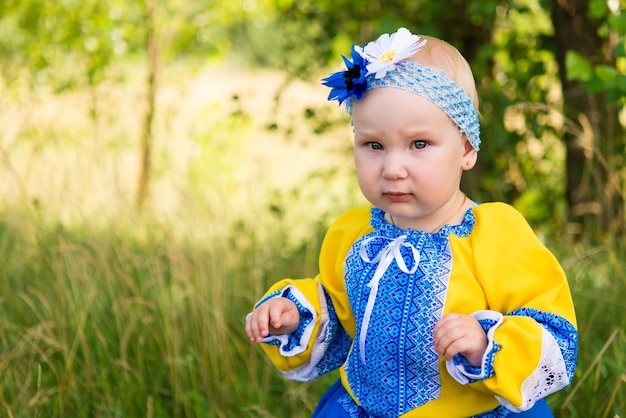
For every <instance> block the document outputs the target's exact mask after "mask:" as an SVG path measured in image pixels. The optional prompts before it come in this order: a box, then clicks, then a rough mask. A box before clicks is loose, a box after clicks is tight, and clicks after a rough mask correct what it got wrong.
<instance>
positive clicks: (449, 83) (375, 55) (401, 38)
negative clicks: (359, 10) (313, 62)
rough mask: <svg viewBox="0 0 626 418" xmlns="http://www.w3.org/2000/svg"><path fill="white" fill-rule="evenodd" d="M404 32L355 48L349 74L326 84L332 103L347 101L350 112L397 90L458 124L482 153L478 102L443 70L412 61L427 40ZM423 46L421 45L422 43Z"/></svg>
mask: <svg viewBox="0 0 626 418" xmlns="http://www.w3.org/2000/svg"><path fill="white" fill-rule="evenodd" d="M419 40H420V37H419V36H417V35H413V34H411V33H410V32H409V31H408V30H407V29H405V28H400V29H399V30H398V31H397V32H396V33H394V34H392V35H388V34H384V35H382V36H381V37H380V38H378V40H377V41H376V42H370V43H369V44H367V45H366V46H365V48H361V47H359V46H358V45H355V46H354V47H353V48H352V61H350V60H349V59H347V58H346V57H343V60H344V62H345V64H346V70H344V71H339V72H336V73H334V74H332V75H330V76H329V77H327V78H325V79H324V80H323V82H322V84H324V85H325V86H328V87H330V88H331V91H330V94H329V95H328V100H337V101H338V102H339V105H340V106H341V104H342V103H343V102H344V101H345V102H346V111H347V112H349V113H350V114H352V105H353V104H354V101H355V100H360V99H361V98H362V97H363V95H364V94H365V92H366V91H367V90H369V89H374V88H379V87H394V88H399V89H402V90H407V91H409V92H411V93H414V94H417V95H419V96H422V97H424V98H426V99H428V100H430V101H431V102H433V103H434V104H436V105H437V106H438V107H439V108H440V109H441V110H443V111H444V112H446V114H447V115H448V116H449V117H450V118H451V119H452V120H453V121H454V123H455V124H456V125H457V126H458V128H459V131H460V132H461V133H464V134H465V135H466V136H467V138H468V141H469V142H470V144H471V145H472V147H474V149H476V150H477V151H478V150H479V149H480V142H481V141H480V124H479V122H478V112H477V111H476V108H475V107H474V101H473V100H472V99H471V98H470V97H469V96H468V95H467V93H465V91H464V90H463V88H461V86H459V85H458V84H457V83H456V82H455V81H454V80H452V79H451V78H449V77H448V76H447V75H446V73H445V72H444V71H442V70H438V69H435V68H432V67H429V66H426V65H422V64H418V63H416V62H414V61H408V60H406V58H408V57H410V56H412V55H413V54H415V53H416V52H417V51H418V50H419V49H420V48H421V47H422V46H423V45H424V44H425V43H426V40H423V41H421V42H419ZM418 42H419V43H418Z"/></svg>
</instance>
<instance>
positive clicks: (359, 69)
mask: <svg viewBox="0 0 626 418" xmlns="http://www.w3.org/2000/svg"><path fill="white" fill-rule="evenodd" d="M358 49H360V48H358ZM358 49H357V48H356V47H354V46H353V47H352V61H350V60H349V59H348V58H346V57H345V56H342V58H343V62H344V63H345V64H346V70H344V71H338V72H336V73H334V74H332V75H330V76H329V77H326V78H325V79H323V80H322V84H323V85H325V86H327V87H330V88H331V90H330V94H329V95H328V100H337V101H338V102H339V106H341V105H342V103H343V102H344V101H345V100H346V99H348V98H350V97H351V96H354V97H355V98H356V100H359V99H361V97H363V95H364V94H365V91H366V90H367V80H366V79H365V75H366V74H367V64H368V61H367V60H366V59H365V58H363V57H362V56H361V54H360V53H359V50H358Z"/></svg>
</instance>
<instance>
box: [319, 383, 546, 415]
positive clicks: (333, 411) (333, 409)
mask: <svg viewBox="0 0 626 418" xmlns="http://www.w3.org/2000/svg"><path fill="white" fill-rule="evenodd" d="M346 393H347V392H346V390H345V389H344V388H343V386H342V385H341V381H340V380H338V381H337V382H335V384H333V385H332V386H331V387H330V388H329V389H328V390H327V391H326V393H325V394H324V396H322V399H320V402H319V404H318V405H317V408H315V411H314V412H313V415H312V416H311V418H350V415H348V413H347V412H346V411H345V410H344V409H343V408H342V407H341V405H340V404H339V402H338V401H339V398H340V397H341V396H343V395H345V394H346ZM507 418H554V415H553V414H552V411H550V408H549V407H548V403H547V402H546V400H545V399H541V400H539V401H537V402H536V403H535V405H534V406H533V407H532V408H531V409H529V410H528V411H524V412H520V413H514V412H511V413H510V414H509V415H507Z"/></svg>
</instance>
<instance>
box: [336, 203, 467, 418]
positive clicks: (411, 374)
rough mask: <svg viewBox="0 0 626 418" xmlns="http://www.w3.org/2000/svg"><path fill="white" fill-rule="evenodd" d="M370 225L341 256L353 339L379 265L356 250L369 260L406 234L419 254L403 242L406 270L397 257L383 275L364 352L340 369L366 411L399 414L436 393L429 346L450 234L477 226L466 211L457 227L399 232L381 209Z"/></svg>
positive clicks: (444, 282)
mask: <svg viewBox="0 0 626 418" xmlns="http://www.w3.org/2000/svg"><path fill="white" fill-rule="evenodd" d="M371 213H372V220H371V225H372V227H373V228H374V231H373V232H372V233H370V234H368V235H365V236H363V237H361V238H360V239H359V240H357V241H356V242H355V243H354V244H353V246H352V248H351V249H350V251H349V253H348V256H347V257H346V261H345V266H344V273H345V283H346V292H347V295H348V298H349V300H350V305H351V308H352V311H353V313H354V316H355V319H356V324H357V330H356V337H355V341H356V342H358V341H359V339H360V338H361V332H362V331H363V322H364V321H363V320H364V315H365V311H366V305H367V303H368V299H369V296H370V291H371V289H370V287H369V286H368V283H369V282H370V281H371V280H372V277H373V275H374V272H375V271H376V267H377V264H378V263H372V262H368V261H366V260H364V259H363V257H362V255H361V254H360V250H361V247H364V248H365V250H366V252H367V257H368V258H367V260H373V259H375V257H376V256H377V255H378V254H379V253H380V252H381V251H383V250H384V248H385V246H386V245H388V244H389V242H390V240H394V239H396V238H398V237H400V236H402V235H406V239H405V242H406V243H408V244H411V245H412V246H413V247H414V248H415V249H416V250H417V251H418V252H419V258H418V259H417V260H415V259H414V257H413V252H412V250H411V249H410V248H408V247H406V246H404V247H401V248H400V254H401V256H402V259H403V260H404V263H405V264H406V267H408V269H412V268H413V267H414V265H415V263H416V261H417V263H418V266H417V269H412V270H410V271H413V270H414V272H413V273H407V269H406V268H405V269H401V268H400V267H399V266H398V263H397V261H396V260H394V261H392V262H391V264H389V266H388V267H387V269H386V271H385V273H384V274H383V276H382V278H381V279H380V282H379V285H378V292H377V293H376V295H375V300H374V305H373V308H372V311H371V319H369V321H368V325H366V327H367V328H366V335H365V337H364V338H365V344H364V350H365V358H366V360H365V361H366V364H363V359H362V358H361V356H360V355H359V349H358V348H357V347H356V345H357V343H356V342H355V347H353V349H352V350H351V352H350V354H349V356H348V360H347V362H346V364H345V371H346V374H347V377H348V381H349V383H350V388H351V389H352V391H353V392H354V395H355V396H356V397H357V399H359V401H360V402H361V404H362V406H363V409H364V410H365V411H367V413H368V414H371V415H373V416H377V417H397V416H399V415H402V414H404V413H406V412H408V411H410V410H412V409H415V408H417V407H419V406H421V405H423V404H425V403H427V402H430V401H432V400H434V399H437V398H438V397H439V396H440V387H441V384H440V380H439V362H438V356H437V353H436V352H435V350H434V348H433V346H434V341H433V336H432V331H433V329H434V327H435V324H436V323H437V321H439V319H441V317H442V314H443V307H444V304H445V298H446V294H447V289H448V282H449V278H450V270H451V267H452V265H451V262H452V258H451V251H450V245H449V238H448V236H449V235H450V234H454V235H457V236H461V237H463V236H467V235H469V234H470V233H471V231H472V229H473V227H474V215H473V212H472V211H471V210H468V211H467V212H466V214H465V217H464V220H463V222H462V223H461V224H460V225H455V226H450V225H446V226H444V227H443V228H441V229H440V230H439V231H437V232H435V233H434V234H429V233H426V232H422V231H415V230H410V229H409V230H401V229H398V228H397V227H395V226H394V225H391V224H389V223H388V222H386V221H385V220H384V212H383V211H381V210H380V209H378V208H372V209H371Z"/></svg>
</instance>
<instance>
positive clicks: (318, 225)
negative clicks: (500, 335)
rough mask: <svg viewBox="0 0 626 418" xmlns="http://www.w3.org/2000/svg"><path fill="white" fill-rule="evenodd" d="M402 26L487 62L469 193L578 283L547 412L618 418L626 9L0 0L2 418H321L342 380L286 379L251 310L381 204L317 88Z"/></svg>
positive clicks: (482, 0)
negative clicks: (569, 356) (253, 327)
mask: <svg viewBox="0 0 626 418" xmlns="http://www.w3.org/2000/svg"><path fill="white" fill-rule="evenodd" d="M400 26H405V27H407V28H409V29H410V30H411V31H412V32H414V33H418V34H426V35H432V36H436V37H440V38H442V39H444V40H447V41H448V42H450V43H451V44H453V45H454V46H456V47H457V48H458V49H459V50H460V52H461V53H462V54H463V55H464V56H465V57H466V59H467V60H468V61H469V62H470V64H471V66H472V68H473V71H474V76H475V79H476V83H477V87H478V92H479V95H480V100H481V103H480V110H481V119H482V120H481V129H482V140H483V144H482V146H481V152H480V153H479V164H478V166H477V167H476V168H475V169H474V170H472V171H471V172H469V173H467V174H466V175H465V177H464V180H463V181H464V184H463V189H464V191H466V192H467V193H468V195H469V196H470V197H471V198H472V199H473V200H475V201H483V202H486V201H493V200H497V201H504V202H507V203H510V204H512V205H514V206H515V207H516V208H517V209H519V210H520V211H521V212H522V213H523V214H524V215H525V216H526V218H527V219H528V220H529V222H530V223H531V225H532V226H533V228H535V230H536V231H537V233H538V235H539V236H540V237H541V238H542V239H543V240H544V242H545V243H546V245H548V247H549V248H550V249H551V250H553V251H554V252H555V254H556V255H557V256H558V258H559V259H560V260H561V262H562V264H563V267H564V268H565V270H566V272H567V274H568V277H569V280H570V285H571V288H572V292H573V294H574V298H575V304H576V307H577V312H578V316H579V328H580V338H581V341H580V353H579V367H578V370H577V374H576V379H575V380H574V383H573V384H572V386H571V387H570V388H568V389H567V390H564V391H562V392H560V393H558V394H556V395H553V396H551V397H549V398H548V400H549V403H550V405H551V407H552V409H553V411H554V413H555V415H557V416H560V417H614V416H621V417H626V357H625V356H624V353H625V352H626V331H625V330H626V302H625V301H626V273H625V267H626V240H625V238H624V237H625V235H624V234H625V232H626V215H625V211H624V205H625V199H626V136H625V132H624V127H625V125H626V113H625V111H624V106H625V104H626V40H625V35H626V2H625V1H624V0H503V1H495V0H465V1H461V0H443V1H422V0H412V1H396V0H392V1H385V2H381V1H370V2H361V3H359V2H353V1H346V0H334V1H327V0H318V1H313V0H299V1H292V0H274V1H265V0H243V1H232V0H228V1H221V0H197V1H194V2H191V1H186V0H143V1H142V0H113V1H108V2H102V1H96V0H60V1H54V2H53V1H49V0H22V1H19V2H11V1H0V54H1V57H2V59H1V60H0V178H1V180H0V266H1V268H0V374H1V375H2V376H3V378H2V379H1V380H2V381H1V382H0V416H9V417H33V416H39V417H65V416H69V417H75V416H89V417H111V416H120V417H130V416H132V417H135V416H137V417H139V416H146V417H306V416H309V415H310V413H311V412H312V410H313V408H314V407H315V404H316V402H317V400H318V399H319V397H320V396H321V394H322V393H323V392H324V391H325V389H326V388H327V387H328V385H329V384H331V383H332V382H333V381H334V380H335V379H336V378H337V375H336V374H331V375H329V376H327V377H324V378H322V379H320V380H318V381H316V382H311V383H306V384H302V383H294V382H288V381H286V380H285V379H283V378H282V376H281V375H280V374H279V373H278V372H277V371H276V370H274V369H273V367H272V366H271V365H270V364H269V362H268V361H267V360H266V359H265V357H264V356H263V355H262V353H261V350H260V349H259V348H258V347H256V346H254V345H251V344H249V343H248V341H247V339H246V336H245V333H244V331H243V323H244V317H245V314H246V313H247V312H248V311H249V310H250V309H251V307H252V306H253V304H254V302H255V301H256V300H257V299H258V298H259V297H260V296H261V295H262V294H263V292H264V290H265V289H266V288H267V286H268V285H269V284H270V283H273V282H274V281H276V280H277V279H280V278H283V277H312V276H313V275H315V274H316V271H317V255H318V251H319V246H320V244H321V240H322V238H323V235H324V232H325V229H326V228H327V226H328V225H329V223H330V222H332V220H333V219H334V218H335V217H336V216H338V215H339V214H340V213H341V212H342V211H343V210H345V209H347V208H349V207H351V206H354V205H362V204H365V203H366V202H365V201H364V200H363V198H362V197H361V195H360V192H359V190H358V185H357V183H356V180H355V178H354V173H353V168H352V167H353V162H352V154H351V152H352V151H351V127H350V119H349V117H347V116H346V115H345V114H344V111H343V109H340V108H338V107H337V105H336V103H335V102H333V103H329V102H327V101H326V97H327V95H328V89H327V88H324V87H322V86H321V85H320V80H321V78H323V77H325V76H327V75H329V74H330V73H332V72H334V71H338V70H340V69H341V68H342V66H343V62H342V60H341V55H348V56H349V53H350V48H351V46H352V45H353V44H354V43H359V44H361V45H362V44H363V43H364V42H367V41H370V40H373V39H376V38H377V37H378V36H379V35H380V34H382V33H385V32H387V33H390V32H394V31H395V30H397V28H398V27H400Z"/></svg>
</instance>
